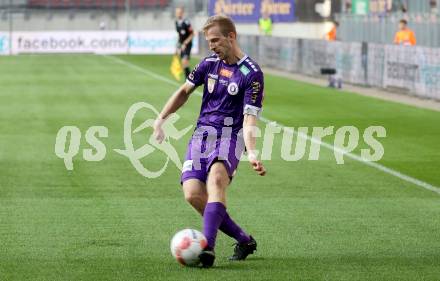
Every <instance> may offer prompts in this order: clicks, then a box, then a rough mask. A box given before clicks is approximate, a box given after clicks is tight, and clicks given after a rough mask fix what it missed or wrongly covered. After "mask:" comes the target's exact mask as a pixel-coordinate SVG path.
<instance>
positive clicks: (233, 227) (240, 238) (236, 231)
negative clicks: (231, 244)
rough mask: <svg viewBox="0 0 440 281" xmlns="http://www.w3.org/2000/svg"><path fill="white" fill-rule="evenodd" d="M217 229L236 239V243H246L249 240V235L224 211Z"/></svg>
mask: <svg viewBox="0 0 440 281" xmlns="http://www.w3.org/2000/svg"><path fill="white" fill-rule="evenodd" d="M219 229H220V230H221V231H222V232H223V233H224V234H226V235H228V236H230V237H232V238H234V239H235V240H237V242H238V243H247V242H249V241H250V240H251V238H250V237H249V235H247V234H246V233H245V232H244V231H243V229H241V227H240V226H239V225H238V224H236V223H235V222H234V221H233V220H232V219H231V217H230V216H229V214H228V213H225V216H224V217H223V221H222V224H221V225H220V227H219Z"/></svg>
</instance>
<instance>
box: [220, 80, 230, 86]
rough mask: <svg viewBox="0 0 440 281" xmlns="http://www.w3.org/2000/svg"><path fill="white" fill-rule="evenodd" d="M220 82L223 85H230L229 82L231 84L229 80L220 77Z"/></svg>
mask: <svg viewBox="0 0 440 281" xmlns="http://www.w3.org/2000/svg"><path fill="white" fill-rule="evenodd" d="M218 82H219V83H220V85H223V86H228V84H229V81H228V80H225V79H220V80H218Z"/></svg>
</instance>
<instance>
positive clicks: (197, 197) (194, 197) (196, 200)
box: [184, 192, 204, 206]
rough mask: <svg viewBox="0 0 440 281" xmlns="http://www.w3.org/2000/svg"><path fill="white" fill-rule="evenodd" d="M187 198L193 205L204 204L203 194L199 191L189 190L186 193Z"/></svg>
mask: <svg viewBox="0 0 440 281" xmlns="http://www.w3.org/2000/svg"><path fill="white" fill-rule="evenodd" d="M184 196H185V200H186V201H187V202H188V203H189V204H191V205H192V206H198V205H201V204H203V200H204V198H203V196H202V195H201V194H199V193H197V192H187V193H185V194H184Z"/></svg>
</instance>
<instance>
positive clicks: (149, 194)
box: [0, 55, 440, 281]
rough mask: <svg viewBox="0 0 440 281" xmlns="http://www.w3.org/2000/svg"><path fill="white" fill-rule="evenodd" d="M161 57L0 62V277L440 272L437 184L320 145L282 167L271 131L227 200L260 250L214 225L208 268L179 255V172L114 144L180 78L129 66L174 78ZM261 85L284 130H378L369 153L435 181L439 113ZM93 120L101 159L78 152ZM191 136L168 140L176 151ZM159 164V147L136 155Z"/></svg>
mask: <svg viewBox="0 0 440 281" xmlns="http://www.w3.org/2000/svg"><path fill="white" fill-rule="evenodd" d="M118 59H120V60H123V61H124V62H126V63H127V64H124V63H120V62H118V61H117V60H118ZM170 60H171V59H170V57H167V56H119V57H117V59H116V60H115V59H114V58H109V57H105V56H93V55H59V56H55V55H44V56H36V55H35V56H34V55H29V56H13V57H0V73H1V74H0V134H1V135H0V280H32V281H37V280H41V281H43V280H45V281H46V280H57V281H58V280H94V281H97V280H124V281H129V280H338V281H339V280H349V281H353V280H375V281H376V280H399V281H403V280H433V281H434V280H440V194H438V193H435V192H432V191H429V190H426V189H423V188H422V187H419V186H417V185H414V184H412V183H409V182H407V181H404V180H402V179H399V178H397V177H395V176H392V175H390V174H387V173H385V172H382V171H379V170H377V169H375V168H372V167H369V166H367V165H365V164H363V163H360V162H357V161H354V160H351V159H349V158H345V164H344V165H337V164H336V161H335V159H334V156H333V153H332V152H331V151H330V150H328V149H326V148H321V153H320V159H319V160H318V161H308V160H306V157H305V158H304V159H303V160H301V161H297V162H286V161H284V160H282V159H281V157H280V153H279V151H280V139H277V138H276V142H275V147H274V154H273V159H272V160H271V161H266V162H265V165H266V168H267V169H268V174H267V176H266V177H258V176H257V175H255V174H254V172H253V171H251V169H250V167H248V165H249V164H248V163H244V162H243V163H241V164H240V167H239V172H238V175H237V176H236V178H235V179H234V181H233V183H232V185H231V186H230V187H229V190H228V210H229V212H230V214H231V215H232V217H233V218H235V220H236V221H237V222H239V223H240V224H241V225H242V226H243V227H244V228H245V229H246V230H247V231H248V232H249V233H251V234H252V235H254V237H255V238H256V239H257V241H258V243H259V248H258V252H257V253H256V254H255V255H253V256H251V257H250V258H249V259H248V260H247V261H245V262H239V263H230V262H228V261H227V257H228V256H229V255H230V254H231V253H232V249H233V247H232V246H231V244H232V243H233V241H232V240H231V239H230V238H228V237H226V236H225V235H223V234H219V237H218V244H217V260H216V267H215V268H212V269H209V270H202V269H197V268H182V267H181V266H179V265H178V264H177V263H176V261H174V260H173V258H172V257H171V255H170V251H169V242H170V239H171V237H172V235H173V234H174V233H175V232H176V231H177V230H180V229H183V228H185V227H192V228H196V229H201V219H200V217H199V216H198V215H197V214H196V212H195V211H194V210H192V209H191V208H190V206H189V205H188V204H187V203H186V202H185V201H184V200H183V197H182V193H181V190H180V185H179V175H180V173H179V171H178V169H177V168H176V167H175V166H174V165H172V164H170V165H169V166H168V168H167V170H166V172H165V174H164V175H162V176H161V177H159V178H157V179H146V178H144V177H142V176H141V175H139V174H138V173H137V172H136V170H135V169H134V168H133V166H132V165H131V164H130V162H129V160H128V159H127V158H125V157H123V156H121V155H119V154H117V153H116V152H114V151H113V149H121V148H123V147H124V143H123V122H124V117H125V114H126V112H127V110H128V108H129V107H130V106H131V105H132V104H134V103H136V102H140V101H146V102H148V103H150V104H152V105H154V106H155V107H156V108H158V109H160V108H161V106H162V105H163V104H164V102H165V101H166V99H167V98H168V97H169V96H170V95H171V94H172V92H173V91H174V90H175V89H176V87H175V86H174V85H171V84H169V83H166V82H165V81H162V80H159V79H156V78H154V77H152V76H151V75H147V74H146V73H144V72H142V71H141V70H140V69H135V67H130V66H129V65H128V64H134V65H136V66H138V67H139V68H141V69H147V70H149V71H152V72H154V73H156V74H157V75H162V76H164V77H166V78H168V79H172V78H171V75H170V74H169V70H168V68H169V64H170ZM193 63H194V62H193ZM193 65H194V64H193ZM265 92H266V98H265V104H264V117H265V118H268V119H270V120H274V121H277V122H280V123H282V124H284V125H286V126H290V127H300V126H309V127H313V126H323V127H326V126H335V128H339V127H342V126H345V125H352V126H356V127H358V128H359V129H360V130H361V132H362V131H363V130H364V129H365V128H366V127H368V126H372V125H380V126H384V127H385V128H386V130H387V137H386V138H385V139H380V141H381V143H382V144H383V146H384V148H385V155H384V158H383V159H382V160H381V161H380V162H379V163H380V164H381V165H384V166H386V167H388V168H391V169H394V170H396V171H399V172H401V173H403V174H405V175H408V176H411V177H414V178H417V179H419V180H421V181H424V182H427V183H429V184H431V185H434V186H440V112H435V111H430V110H424V109H419V108H415V107H411V106H406V105H401V104H397V103H391V102H386V101H381V100H377V99H373V98H368V97H363V96H360V95H357V94H352V93H343V92H338V91H335V90H331V89H325V88H321V87H317V86H313V85H309V84H305V83H300V82H296V81H292V80H288V79H285V78H279V77H276V76H271V75H266V88H265ZM199 108H200V97H199V96H197V95H193V96H192V97H191V98H190V100H189V101H188V103H187V104H186V105H185V107H184V108H183V109H181V111H180V112H179V114H180V116H181V119H180V120H179V121H178V122H177V126H178V127H179V128H184V127H186V126H188V125H191V124H194V123H195V120H196V118H197V115H198V112H199ZM142 118H143V116H142V115H140V116H139V117H138V118H137V119H136V120H135V121H136V122H142V121H143V120H145V119H142ZM66 125H73V126H78V127H79V128H80V130H81V133H82V136H83V138H82V139H81V147H80V151H79V154H78V155H76V157H75V158H74V170H73V171H67V170H66V168H65V167H64V163H63V160H61V159H59V158H57V157H56V155H55V152H54V144H55V137H56V134H57V132H58V130H59V129H60V128H61V127H63V126H66ZM97 125H101V126H106V127H107V128H108V129H109V136H108V138H103V139H102V141H103V142H104V143H105V145H106V148H107V154H106V157H105V159H104V160H102V161H100V162H87V161H85V160H84V159H83V158H82V150H83V149H87V148H90V146H89V145H88V144H87V143H86V142H85V140H84V135H85V132H86V130H87V128H89V127H90V126H97ZM260 125H261V127H264V123H261V124H260ZM147 133H148V132H143V133H139V134H137V135H136V136H135V143H136V144H137V145H140V144H142V143H145V142H146V141H147V137H148V135H147ZM189 137H190V136H189V134H188V135H187V136H185V139H184V141H179V142H174V143H173V144H174V145H175V147H176V149H177V151H178V152H179V154H180V155H181V156H182V157H183V154H184V152H185V149H186V143H187V141H188V139H189ZM324 141H326V142H328V143H333V137H326V138H325V139H324ZM365 147H366V146H365V144H364V143H363V142H361V143H360V144H359V147H358V148H357V149H356V150H355V151H354V153H355V154H358V155H359V153H360V149H362V148H365ZM163 162H164V156H163V155H162V154H160V153H156V152H155V153H154V154H152V155H150V157H149V158H148V159H144V160H143V163H144V164H145V165H146V166H148V167H151V168H152V169H154V168H157V167H160V165H161V164H162V163H163Z"/></svg>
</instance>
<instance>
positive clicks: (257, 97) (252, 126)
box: [243, 71, 266, 176]
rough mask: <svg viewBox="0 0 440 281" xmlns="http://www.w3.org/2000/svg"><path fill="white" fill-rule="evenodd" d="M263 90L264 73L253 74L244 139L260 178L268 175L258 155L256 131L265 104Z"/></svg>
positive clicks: (250, 83) (249, 90)
mask: <svg viewBox="0 0 440 281" xmlns="http://www.w3.org/2000/svg"><path fill="white" fill-rule="evenodd" d="M263 90H264V79H263V73H262V72H261V71H258V72H255V73H252V75H251V76H250V77H249V80H248V85H247V87H246V90H245V96H244V104H245V105H244V111H243V114H244V119H243V138H244V144H245V146H246V150H247V155H248V159H249V162H250V163H251V165H252V168H253V169H254V171H255V172H257V173H258V174H259V175H260V176H264V175H265V174H266V169H265V168H264V166H263V163H262V162H261V161H260V160H258V158H257V153H256V143H257V141H256V130H257V121H258V117H259V115H260V112H261V108H262V104H263V96H264V92H263Z"/></svg>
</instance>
